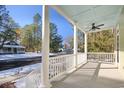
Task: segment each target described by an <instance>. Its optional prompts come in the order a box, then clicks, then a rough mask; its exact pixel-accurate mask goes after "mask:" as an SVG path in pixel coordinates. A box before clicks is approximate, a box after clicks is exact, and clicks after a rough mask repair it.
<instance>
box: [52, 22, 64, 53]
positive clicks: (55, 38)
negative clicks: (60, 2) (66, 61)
mask: <svg viewBox="0 0 124 93" xmlns="http://www.w3.org/2000/svg"><path fill="white" fill-rule="evenodd" d="M61 47H62V37H61V35H59V34H58V33H57V26H56V25H55V24H53V23H50V52H55V53H57V52H59V48H61Z"/></svg>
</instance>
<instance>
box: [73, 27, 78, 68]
mask: <svg viewBox="0 0 124 93" xmlns="http://www.w3.org/2000/svg"><path fill="white" fill-rule="evenodd" d="M77 48H78V40H77V27H76V25H74V63H75V68H77V61H78V60H77Z"/></svg>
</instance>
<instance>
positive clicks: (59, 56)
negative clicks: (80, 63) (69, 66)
mask: <svg viewBox="0 0 124 93" xmlns="http://www.w3.org/2000/svg"><path fill="white" fill-rule="evenodd" d="M69 56H74V54H68V55H58V56H54V57H50V59H54V58H61V57H69Z"/></svg>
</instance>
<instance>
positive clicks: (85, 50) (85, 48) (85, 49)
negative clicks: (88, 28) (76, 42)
mask: <svg viewBox="0 0 124 93" xmlns="http://www.w3.org/2000/svg"><path fill="white" fill-rule="evenodd" d="M84 40H85V47H84V52H85V54H86V61H87V33H86V32H85V39H84Z"/></svg>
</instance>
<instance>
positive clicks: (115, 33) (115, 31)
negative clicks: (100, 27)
mask: <svg viewBox="0 0 124 93" xmlns="http://www.w3.org/2000/svg"><path fill="white" fill-rule="evenodd" d="M112 30H113V32H114V35H115V41H114V43H115V47H114V54H115V64H116V65H117V29H116V28H115V27H114V28H113V29H112Z"/></svg>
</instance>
